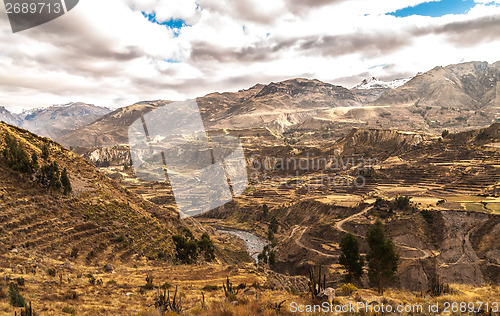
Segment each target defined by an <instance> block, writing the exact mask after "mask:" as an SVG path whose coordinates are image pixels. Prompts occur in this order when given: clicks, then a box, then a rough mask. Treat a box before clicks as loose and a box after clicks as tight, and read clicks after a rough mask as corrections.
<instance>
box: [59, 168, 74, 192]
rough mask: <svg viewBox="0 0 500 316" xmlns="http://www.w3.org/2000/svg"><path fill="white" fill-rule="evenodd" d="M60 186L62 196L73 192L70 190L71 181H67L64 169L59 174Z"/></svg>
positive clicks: (66, 172)
mask: <svg viewBox="0 0 500 316" xmlns="http://www.w3.org/2000/svg"><path fill="white" fill-rule="evenodd" d="M61 185H62V188H63V192H64V194H69V193H71V192H72V191H73V189H72V188H71V181H69V177H68V171H67V170H66V168H64V169H63V171H62V173H61Z"/></svg>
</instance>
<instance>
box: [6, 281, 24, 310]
mask: <svg viewBox="0 0 500 316" xmlns="http://www.w3.org/2000/svg"><path fill="white" fill-rule="evenodd" d="M9 297H10V304H11V305H12V306H14V307H24V306H26V301H25V300H24V297H23V296H22V295H21V294H20V293H19V290H18V289H17V286H16V285H15V284H14V283H11V284H10V285H9Z"/></svg>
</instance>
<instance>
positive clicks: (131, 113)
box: [58, 101, 168, 148]
mask: <svg viewBox="0 0 500 316" xmlns="http://www.w3.org/2000/svg"><path fill="white" fill-rule="evenodd" d="M166 102H168V101H151V102H139V103H136V104H134V105H131V106H128V107H124V108H120V109H117V110H115V111H113V112H111V113H109V114H107V115H105V116H103V117H101V118H100V119H98V120H97V121H95V122H93V123H91V124H89V125H87V126H85V127H83V128H80V129H78V130H76V131H73V132H71V133H68V134H66V135H64V136H63V137H61V138H60V139H59V140H58V141H59V142H60V143H61V144H63V145H65V146H67V147H69V146H73V147H87V148H89V147H113V146H115V145H117V144H125V143H127V142H128V139H127V133H128V127H129V126H130V125H131V124H132V123H133V122H134V121H135V120H137V119H138V118H140V117H141V115H143V114H146V113H148V112H150V111H152V110H154V109H156V108H158V107H161V106H162V105H163V104H165V103H166Z"/></svg>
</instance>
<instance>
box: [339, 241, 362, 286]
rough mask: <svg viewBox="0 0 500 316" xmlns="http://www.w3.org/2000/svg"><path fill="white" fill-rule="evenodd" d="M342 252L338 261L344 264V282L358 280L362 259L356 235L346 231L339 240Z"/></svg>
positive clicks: (360, 273) (360, 274)
mask: <svg viewBox="0 0 500 316" xmlns="http://www.w3.org/2000/svg"><path fill="white" fill-rule="evenodd" d="M340 249H341V250H342V254H341V255H340V258H339V263H340V264H341V265H342V266H344V269H345V270H346V274H345V275H344V282H345V283H352V282H353V281H359V280H360V279H361V276H362V275H363V265H364V260H363V258H362V257H361V255H360V254H359V242H358V239H357V238H356V236H354V235H353V234H351V233H347V234H346V235H344V237H343V238H342V241H341V242H340Z"/></svg>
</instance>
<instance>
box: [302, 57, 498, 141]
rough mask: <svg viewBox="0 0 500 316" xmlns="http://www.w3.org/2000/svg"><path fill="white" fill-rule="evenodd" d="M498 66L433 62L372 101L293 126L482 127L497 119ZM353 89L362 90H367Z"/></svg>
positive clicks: (426, 129) (434, 129)
mask: <svg viewBox="0 0 500 316" xmlns="http://www.w3.org/2000/svg"><path fill="white" fill-rule="evenodd" d="M499 67H500V62H497V63H495V64H491V65H490V64H488V63H486V62H469V63H463V64H456V65H449V66H446V67H435V68H434V69H432V70H430V71H428V72H426V73H423V74H419V75H417V76H416V77H414V78H413V79H411V80H410V81H408V82H407V83H405V84H404V85H402V86H400V87H398V88H396V89H390V90H386V91H384V93H382V94H381V95H380V97H378V99H376V100H375V101H373V102H371V103H367V104H365V105H364V106H362V107H355V108H337V109H330V110H326V111H323V112H321V113H319V114H318V115H315V116H314V117H312V118H310V119H308V120H306V121H305V122H304V123H302V124H301V125H299V126H298V127H297V129H305V130H312V129H314V127H315V126H316V127H320V128H322V129H329V130H334V131H335V130H338V129H344V130H345V129H347V128H352V127H372V128H382V129H400V130H408V131H413V132H416V131H423V132H428V133H435V134H440V133H441V132H442V131H443V130H444V129H448V130H450V131H455V132H458V131H463V130H466V129H478V128H483V127H486V126H489V125H491V124H492V123H495V122H497V121H498V120H500V112H499V111H498V108H499V106H500V93H499V92H500V90H499V87H500V71H499ZM376 90H377V88H376V89H374V90H367V91H369V92H370V93H373V92H374V91H376ZM356 91H361V93H365V96H366V93H367V92H364V91H365V90H353V92H356ZM358 93H359V92H358ZM370 93H368V97H370Z"/></svg>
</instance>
